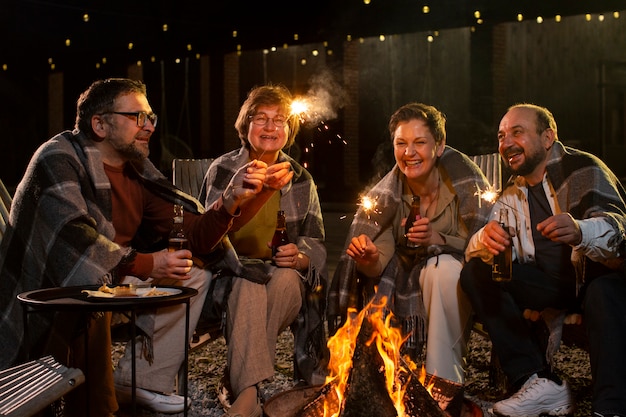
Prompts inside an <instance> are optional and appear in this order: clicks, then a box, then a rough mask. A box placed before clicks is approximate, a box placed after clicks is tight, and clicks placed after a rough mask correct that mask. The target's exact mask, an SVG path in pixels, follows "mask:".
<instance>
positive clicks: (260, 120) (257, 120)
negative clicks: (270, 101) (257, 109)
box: [248, 113, 287, 127]
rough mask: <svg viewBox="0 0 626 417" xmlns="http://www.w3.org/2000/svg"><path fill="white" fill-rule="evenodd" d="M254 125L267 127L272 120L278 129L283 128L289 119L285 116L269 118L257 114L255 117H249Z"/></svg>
mask: <svg viewBox="0 0 626 417" xmlns="http://www.w3.org/2000/svg"><path fill="white" fill-rule="evenodd" d="M248 118H249V119H250V120H252V123H254V124H255V125H257V126H265V125H266V124H267V121H268V120H271V121H272V123H274V126H276V127H283V126H284V125H285V123H287V118H286V117H285V116H280V115H279V116H274V118H269V117H267V116H266V115H265V114H263V113H259V114H255V115H254V116H248Z"/></svg>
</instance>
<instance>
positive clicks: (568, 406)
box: [493, 374, 574, 417]
mask: <svg viewBox="0 0 626 417" xmlns="http://www.w3.org/2000/svg"><path fill="white" fill-rule="evenodd" d="M493 412H494V414H496V415H499V416H505V417H537V416H539V415H540V414H548V415H551V416H564V415H567V414H573V413H574V400H573V399H572V393H571V392H570V389H569V386H568V385H567V382H566V381H563V383H562V384H561V385H559V384H557V383H556V382H554V381H551V380H549V379H547V378H539V377H538V376H537V374H533V375H531V376H530V378H528V381H526V382H525V383H524V385H522V388H520V389H519V391H517V392H516V393H515V394H513V395H512V396H511V397H509V398H507V399H506V400H502V401H498V402H497V403H495V404H494V405H493Z"/></svg>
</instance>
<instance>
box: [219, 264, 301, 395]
mask: <svg viewBox="0 0 626 417" xmlns="http://www.w3.org/2000/svg"><path fill="white" fill-rule="evenodd" d="M303 288H304V286H303V285H302V281H301V278H300V277H299V276H298V274H297V273H296V271H295V270H293V269H290V268H277V269H276V270H275V272H274V273H273V274H272V279H270V281H269V282H268V283H267V284H266V285H262V284H255V283H253V282H251V281H248V280H246V279H244V278H234V279H233V289H232V292H231V294H230V296H229V298H228V307H227V320H226V340H227V341H228V368H229V370H230V383H231V386H232V388H233V393H234V395H235V397H237V396H238V395H239V393H240V392H241V391H243V390H244V389H245V388H248V387H251V386H253V385H256V384H258V383H259V382H261V381H263V380H265V379H270V378H272V377H273V376H274V359H275V356H276V342H277V340H278V335H279V334H280V333H281V332H282V331H283V330H285V329H286V328H287V326H289V325H290V324H291V323H292V322H293V321H294V320H295V319H296V317H297V316H298V312H299V311H300V307H301V306H302V293H303Z"/></svg>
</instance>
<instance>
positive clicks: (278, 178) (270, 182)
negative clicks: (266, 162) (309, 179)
mask: <svg viewBox="0 0 626 417" xmlns="http://www.w3.org/2000/svg"><path fill="white" fill-rule="evenodd" d="M292 178H293V170H292V169H291V164H290V163H289V162H281V163H278V164H274V165H270V166H269V167H267V171H266V173H265V182H264V183H263V186H264V187H266V188H269V189H270V190H274V191H278V190H280V189H281V188H283V187H284V186H285V185H287V184H289V181H291V179H292Z"/></svg>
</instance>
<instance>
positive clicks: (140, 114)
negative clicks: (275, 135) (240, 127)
mask: <svg viewBox="0 0 626 417" xmlns="http://www.w3.org/2000/svg"><path fill="white" fill-rule="evenodd" d="M101 114H120V115H122V116H126V117H134V118H136V119H137V126H139V127H144V126H145V125H146V123H147V121H148V120H150V123H152V126H153V127H156V125H157V121H158V120H159V117H158V116H157V115H156V114H155V113H146V112H145V111H108V112H105V113H101ZM277 126H278V125H277Z"/></svg>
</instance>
